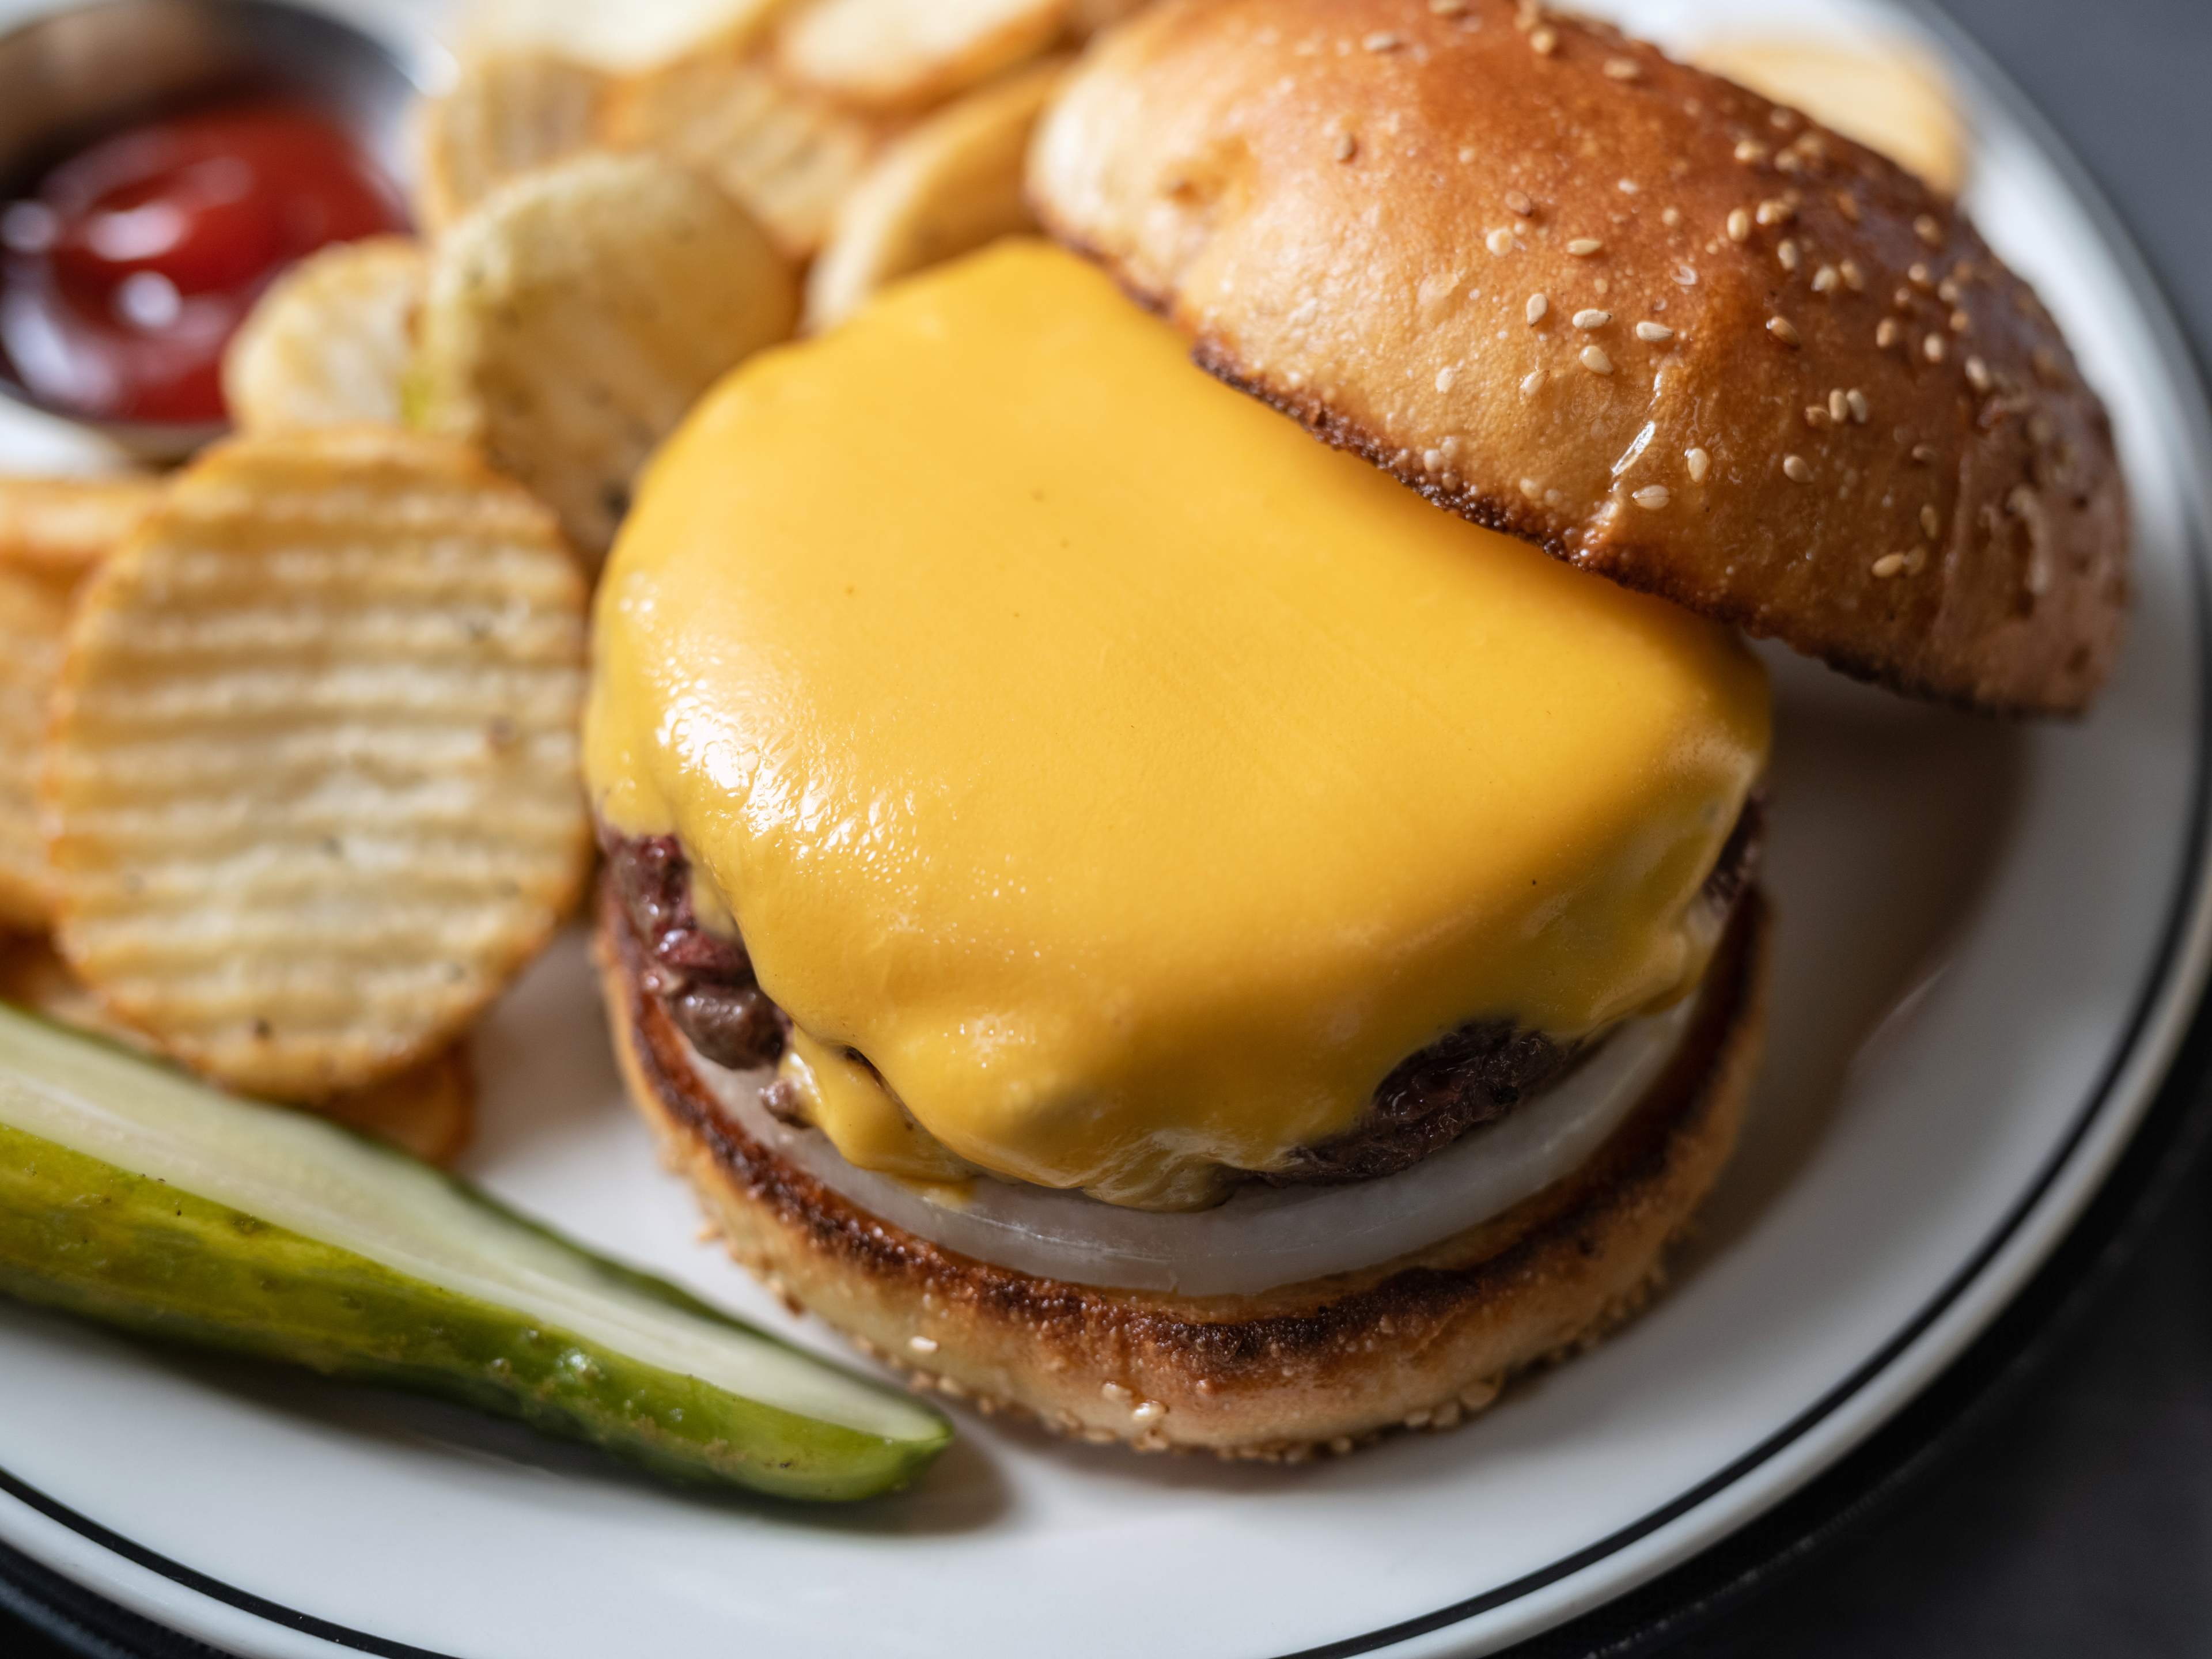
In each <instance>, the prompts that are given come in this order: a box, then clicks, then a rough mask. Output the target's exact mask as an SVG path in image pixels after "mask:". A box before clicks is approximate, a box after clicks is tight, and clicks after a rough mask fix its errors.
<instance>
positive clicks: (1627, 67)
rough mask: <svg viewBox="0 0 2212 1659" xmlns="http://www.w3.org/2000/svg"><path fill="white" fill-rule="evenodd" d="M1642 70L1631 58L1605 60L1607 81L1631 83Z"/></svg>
mask: <svg viewBox="0 0 2212 1659" xmlns="http://www.w3.org/2000/svg"><path fill="white" fill-rule="evenodd" d="M1643 73H1644V69H1643V66H1642V65H1641V64H1638V62H1637V61H1636V60H1635V59H1634V58H1607V59H1606V60H1605V74H1606V78H1607V80H1609V81H1633V80H1634V79H1636V77H1637V76H1639V75H1641V74H1643Z"/></svg>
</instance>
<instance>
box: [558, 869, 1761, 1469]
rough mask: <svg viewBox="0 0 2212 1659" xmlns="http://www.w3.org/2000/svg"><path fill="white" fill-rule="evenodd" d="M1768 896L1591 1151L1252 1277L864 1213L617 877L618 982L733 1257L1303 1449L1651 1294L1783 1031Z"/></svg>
mask: <svg viewBox="0 0 2212 1659" xmlns="http://www.w3.org/2000/svg"><path fill="white" fill-rule="evenodd" d="M645 965H646V958H645V955H644V951H643V949H642V947H641V945H639V943H638V941H637V938H636V935H635V933H633V932H632V931H631V929H630V927H629V922H628V921H627V919H626V917H625V915H624V913H623V908H622V906H621V904H620V902H619V901H618V900H617V898H615V896H613V894H612V891H611V889H610V890H609V891H608V893H607V895H606V896H605V900H604V902H603V903H602V907H601V912H600V928H599V966H600V973H601V982H602V985H603V987H604V989H605V994H606V999H607V1005H608V1011H609V1014H610V1016H611V1025H612V1029H613V1030H614V1033H615V1037H616V1048H617V1054H618V1055H619V1057H620V1060H621V1062H622V1067H623V1074H624V1077H625V1079H626V1080H627V1082H628V1084H629V1091H630V1094H631V1097H632V1098H633V1100H634V1101H635V1103H636V1105H637V1107H638V1109H639V1110H640V1111H641V1113H642V1114H643V1115H644V1116H645V1117H646V1119H647V1121H648V1122H649V1123H650V1124H651V1125H652V1126H653V1129H654V1130H655V1132H656V1133H657V1135H658V1137H659V1140H660V1142H661V1146H662V1148H663V1151H664V1152H665V1154H666V1157H667V1159H668V1162H669V1163H670V1164H671V1167H672V1168H673V1169H675V1170H678V1172H679V1173H681V1174H683V1175H684V1176H686V1177H687V1178H688V1179H689V1180H690V1182H691V1183H692V1186H693V1188H695V1190H696V1192H697V1194H698V1196H699V1199H700V1201H701V1203H702V1206H704V1208H705V1210H706V1212H707V1214H708V1218H710V1220H711V1221H712V1222H713V1224H714V1226H715V1227H716V1229H717V1230H718V1231H720V1234H721V1237H722V1238H723V1239H724V1241H725V1242H726V1243H727V1245H728V1247H729V1249H730V1250H731V1252H732V1254H733V1255H735V1256H736V1257H737V1258H738V1260H739V1261H742V1262H744V1264H745V1265H746V1266H747V1267H750V1268H751V1269H752V1270H753V1271H754V1272H755V1273H757V1274H759V1275H760V1276H761V1278H763V1279H764V1280H765V1281H766V1282H767V1283H768V1284H769V1285H770V1286H772V1287H773V1288H775V1290H776V1291H779V1292H780V1293H781V1294H782V1295H783V1296H784V1297H786V1298H787V1300H789V1301H791V1302H793V1303H794V1304H798V1305H799V1306H801V1307H804V1308H805V1309H808V1310H811V1311H813V1312H814V1313H817V1314H819V1315H820V1316H822V1317H823V1318H824V1319H826V1320H828V1321H829V1322H830V1323H831V1324H833V1325H835V1326H836V1327H838V1328H840V1329H842V1331H844V1332H845V1333H846V1334H847V1335H848V1336H850V1337H851V1338H853V1339H854V1341H855V1342H857V1343H858V1344H859V1345H860V1346H861V1347H863V1348H864V1349H866V1350H867V1351H868V1352H872V1353H873V1354H875V1355H876V1356H877V1357H878V1358H882V1359H884V1360H885V1361H886V1362H888V1363H890V1364H893V1365H895V1366H896V1367H897V1368H898V1369H900V1370H902V1371H905V1372H907V1373H908V1375H909V1376H910V1378H911V1380H912V1381H913V1382H914V1383H915V1384H916V1385H917V1386H920V1387H934V1388H937V1389H941V1390H942V1391H944V1392H945V1393H946V1394H948V1395H953V1396H955V1397H957V1398H962V1399H967V1400H972V1401H975V1402H977V1403H978V1404H979V1405H980V1406H981V1407H982V1408H983V1409H985V1410H986V1411H993V1410H999V1409H1013V1410H1018V1411H1021V1412H1024V1413H1029V1414H1031V1415H1033V1416H1035V1417H1036V1418H1037V1419H1040V1420H1041V1421H1042V1422H1043V1423H1044V1424H1045V1425H1048V1426H1049V1427H1051V1428H1054V1429H1056V1430H1059V1431H1062V1432H1065V1433H1068V1434H1073V1435H1079V1436H1080V1437H1084V1438H1086V1439H1091V1440H1097V1441H1121V1442H1125V1443H1130V1444H1133V1445H1134V1446H1136V1447H1137V1448H1138V1449H1142V1450H1164V1449H1169V1448H1171V1447H1173V1448H1186V1449H1205V1450H1211V1451H1214V1452H1217V1453H1218V1454H1220V1455H1224V1456H1230V1457H1262V1458H1290V1459H1297V1458H1299V1457H1303V1456H1305V1455H1310V1453H1311V1452H1313V1451H1314V1450H1316V1449H1337V1450H1348V1449H1351V1447H1352V1445H1354V1444H1358V1443H1363V1442H1364V1441H1365V1440H1367V1439H1369V1438H1371V1437H1373V1436H1374V1435H1376V1433H1378V1432H1380V1431H1383V1430H1386V1429H1389V1428H1393V1427H1397V1426H1401V1425H1403V1426H1407V1427H1434V1428H1445V1427H1449V1426H1450V1425H1453V1424H1455V1423H1456V1422H1458V1421H1459V1420H1460V1419H1462V1416H1463V1415H1464V1414H1465V1413H1468V1411H1470V1410H1473V1409H1476V1408H1479V1407H1481V1406H1483V1405H1486V1404H1487V1403H1488V1402H1489V1401H1491V1400H1492V1398H1494V1397H1495V1396H1496V1395H1497V1394H1498V1389H1499V1388H1500V1386H1501V1385H1502V1383H1504V1380H1505V1379H1506V1378H1507V1377H1508V1376H1510V1375H1511V1374H1512V1373H1514V1372H1515V1371H1516V1370H1522V1369H1523V1368H1525V1367H1527V1366H1528V1365H1531V1364H1536V1363H1538V1362H1540V1361H1542V1360H1545V1359H1547V1358H1554V1357H1558V1356H1560V1355H1563V1354H1565V1353H1566V1352H1571V1351H1573V1350H1575V1349H1576V1348H1577V1347H1580V1346H1586V1345H1588V1344H1589V1343H1590V1342H1592V1341H1594V1340H1596V1339H1597V1338H1598V1337H1600V1336H1601V1335H1603V1334H1606V1333H1607V1332H1608V1331H1609V1330H1611V1329H1612V1328H1613V1327H1614V1326H1615V1325H1617V1324H1618V1323H1620V1322H1621V1321H1622V1320H1623V1319H1625V1318H1626V1317H1627V1316H1629V1315H1630V1314H1632V1313H1633V1312H1634V1311H1635V1310H1637V1308H1638V1306H1640V1305H1641V1304H1642V1303H1643V1302H1644V1299H1645V1298H1646V1297H1648V1296H1649V1295H1650V1292H1651V1291H1653V1289H1655V1288H1656V1285H1657V1284H1658V1282H1659V1278H1660V1273H1661V1268H1662V1260H1663V1257H1664V1255H1665V1251H1666V1249H1667V1246H1668V1243H1670V1242H1672V1241H1673V1240H1674V1238H1675V1237H1678V1236H1679V1235H1680V1232H1681V1231H1682V1230H1683V1228H1684V1226H1685V1225H1686V1223H1687V1222H1688V1220H1689V1218H1690V1216H1691V1214H1692V1212H1693V1211H1694V1210H1695V1209H1696V1207H1697V1206H1698V1204H1699V1202H1700V1201H1701V1200H1703V1199H1704V1197H1705V1194H1706V1192H1707V1191H1708V1190H1709V1189H1710V1188H1711V1186H1712V1183H1713V1182H1714V1181H1715V1179H1716V1178H1717V1176H1718V1175H1719V1173H1720V1170H1721V1168H1722V1166H1723V1164H1725V1163H1726V1161H1727V1158H1728V1156H1729V1152H1730V1151H1731V1150H1732V1149H1733V1147H1734V1146H1735V1137H1736V1130H1737V1127H1738V1124H1739V1122H1740V1121H1741V1115H1742V1109H1743V1097H1744V1094H1745V1092H1746V1091H1747V1088H1748V1087H1749V1084H1750V1080H1751V1076H1752V1073H1753V1070H1754V1068H1755V1066H1756V1065H1757V1061H1758V1054H1759V1043H1760V1037H1761V1034H1762V1030H1763V1012H1764V984H1765V905H1764V903H1763V902H1762V901H1761V899H1760V897H1759V895H1758V893H1757V892H1756V891H1753V892H1752V893H1748V894H1747V895H1746V896H1744V898H1743V899H1742V900H1741V902H1740V903H1739V904H1738V906H1737V909H1736V914H1735V919H1734V920H1733V921H1732V922H1731V923H1730V926H1729V932H1728V933H1727V935H1726V937H1725V939H1724V940H1723V945H1722V946H1721V949H1720V950H1719V951H1718V952H1717V954H1716V957H1715V959H1714V962H1713V964H1712V967H1711V971H1710V972H1709V974H1708V975H1707V976H1706V980H1705V986H1704V987H1703V988H1702V989H1701V990H1700V992H1699V1006H1698V1009H1697V1011H1696V1012H1695V1014H1694V1016H1693V1017H1692V1022H1691V1025H1690V1028H1689V1031H1688V1034H1687V1036H1686V1037H1685V1039H1684V1041H1683V1043H1682V1046H1681V1048H1680V1050H1679V1051H1678V1052H1677V1054H1676V1056H1675V1058H1674V1060H1673V1061H1672V1062H1671V1064H1670V1066H1669V1067H1668V1070H1667V1071H1666V1073H1664V1074H1663V1075H1662V1077H1661V1079H1659V1081H1658V1082H1657V1083H1656V1084H1655V1085H1653V1086H1652V1088H1651V1090H1650V1092H1649V1093H1648V1094H1647V1095H1646V1097H1645V1098H1644V1102H1643V1103H1642V1104H1641V1105H1639V1106H1638V1108H1637V1109H1635V1111H1634V1112H1633V1113H1632V1115H1631V1116H1630V1118H1629V1119H1628V1121H1626V1123H1625V1124H1624V1125H1623V1127H1621V1128H1620V1129H1619V1130H1618V1131H1616V1132H1615V1133H1614V1134H1613V1137H1612V1139H1610V1140H1608V1141H1607V1143H1606V1145H1605V1146H1603V1147H1602V1148H1601V1150H1600V1151H1599V1152H1598V1153H1597V1154H1596V1155H1595V1157H1593V1158H1591V1159H1590V1160H1589V1162H1588V1163H1587V1164H1585V1165H1584V1166H1583V1168H1582V1169H1581V1170H1578V1171H1577V1172H1576V1173H1575V1174H1574V1175H1572V1176H1569V1177H1567V1178H1566V1179H1565V1180H1563V1181H1561V1182H1558V1183H1556V1184H1555V1185H1554V1186H1553V1187H1551V1188H1547V1190H1546V1191H1544V1192H1542V1193H1540V1194H1537V1195H1535V1196H1534V1197H1533V1198H1530V1199H1528V1200H1526V1201H1525V1202H1523V1203H1522V1204H1521V1205H1519V1206H1516V1208H1514V1209H1512V1210H1510V1211H1508V1212H1505V1213H1504V1214H1503V1215H1501V1216H1498V1217H1497V1218H1494V1219H1492V1220H1491V1221H1488V1222H1486V1223H1483V1224H1481V1225H1478V1226H1476V1227H1474V1228H1471V1229H1469V1230H1468V1231H1465V1232H1462V1233H1460V1234H1458V1235H1456V1236H1455V1237H1451V1238H1449V1239H1446V1240H1444V1241H1443V1242H1442V1243H1438V1244H1436V1245H1434V1246H1431V1248H1429V1249H1425V1250H1423V1251H1420V1252H1419V1253H1417V1254H1416V1255H1412V1256H1408V1257H1406V1258H1403V1259H1401V1260H1400V1261H1395V1262H1391V1263H1389V1264H1388V1265H1386V1266H1383V1267H1376V1268H1372V1269H1369V1270H1366V1271H1364V1272H1360V1273H1347V1274H1343V1275H1340V1276H1338V1277H1335V1278H1332V1279H1319V1280H1314V1281H1311V1282H1309V1283H1305V1284H1300V1285H1286V1286H1284V1287H1282V1288H1280V1289H1278V1290H1274V1291H1267V1292H1265V1293H1262V1294H1260V1295H1255V1296H1249V1297H1176V1296H1170V1295H1166V1294H1162V1293H1157V1292H1151V1291H1113V1290H1102V1289H1098V1288H1096V1287H1093V1286H1090V1285H1072V1284H1066V1283H1062V1282H1060V1281H1056V1280H1052V1279H1039V1278H1036V1277H1033V1276H1031V1275H1029V1274H1026V1273H1018V1272H1015V1271H1012V1270H1011V1269H1008V1268H1004V1267H995V1266H993V1265H991V1264H989V1263H987V1262H981V1261H975V1260H973V1259H972V1258H969V1257H967V1256H963V1255H956V1254H954V1253H952V1252H951V1251H949V1250H944V1249H939V1248H938V1247H937V1246H936V1245H934V1244H932V1243H929V1242H928V1241H927V1240H925V1239H922V1238H919V1237H915V1235H913V1234H912V1233H909V1232H907V1231H903V1230H902V1229H901V1228H898V1227H896V1226H893V1225H890V1224H889V1223H887V1222H884V1221H883V1220H881V1219H879V1218H876V1217H874V1216H872V1215H870V1214H868V1213H867V1212H865V1211H863V1210H861V1209H860V1208H858V1207H857V1206H854V1205H853V1204H852V1203H850V1202H849V1201H848V1200H845V1199H843V1198H842V1197H840V1196H839V1195H838V1194H836V1193H835V1192H833V1191H831V1190H830V1189H829V1188H826V1187H824V1186H823V1185H822V1184H821V1183H820V1182H817V1181H816V1180H814V1179H813V1178H812V1177H811V1176H809V1175H807V1174H806V1173H805V1171H804V1170H801V1169H799V1167H798V1166H797V1165H795V1164H793V1163H791V1162H790V1161H788V1160H787V1159H786V1158H783V1157H782V1156H781V1154H780V1153H778V1152H776V1151H775V1150H774V1149H773V1148H771V1147H769V1146H766V1145H764V1144H763V1142H761V1141H760V1140H758V1139H755V1138H754V1137H753V1136H752V1135H750V1133H747V1132H746V1130H745V1129H744V1127H743V1126H742V1125H741V1124H740V1123H739V1122H738V1121H737V1120H736V1119H735V1118H733V1117H732V1116H731V1115H729V1114H728V1113H727V1112H726V1111H725V1110H723V1109H721V1108H720V1106H718V1104H717V1103H716V1102H715V1100H714V1095H713V1094H712V1092H711V1091H710V1090H709V1089H708V1086H707V1085H705V1084H704V1083H703V1082H702V1080H701V1079H700V1078H699V1076H698V1073H696V1070H695V1069H694V1065H693V1060H692V1050H691V1049H690V1048H689V1046H688V1045H687V1044H686V1043H685V1042H684V1039H683V1037H682V1036H681V1034H680V1033H678V1031H677V1030H676V1028H675V1026H674V1024H672V1023H671V1020H670V1019H669V1018H668V1015H667V1012H666V1010H665V1007H664V1006H663V1005H662V1003H661V1002H660V1000H659V998H657V997H655V996H653V995H652V994H650V993H649V992H648V991H647V989H646V988H645V986H644V981H643V978H642V970H643V969H644V968H645Z"/></svg>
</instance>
